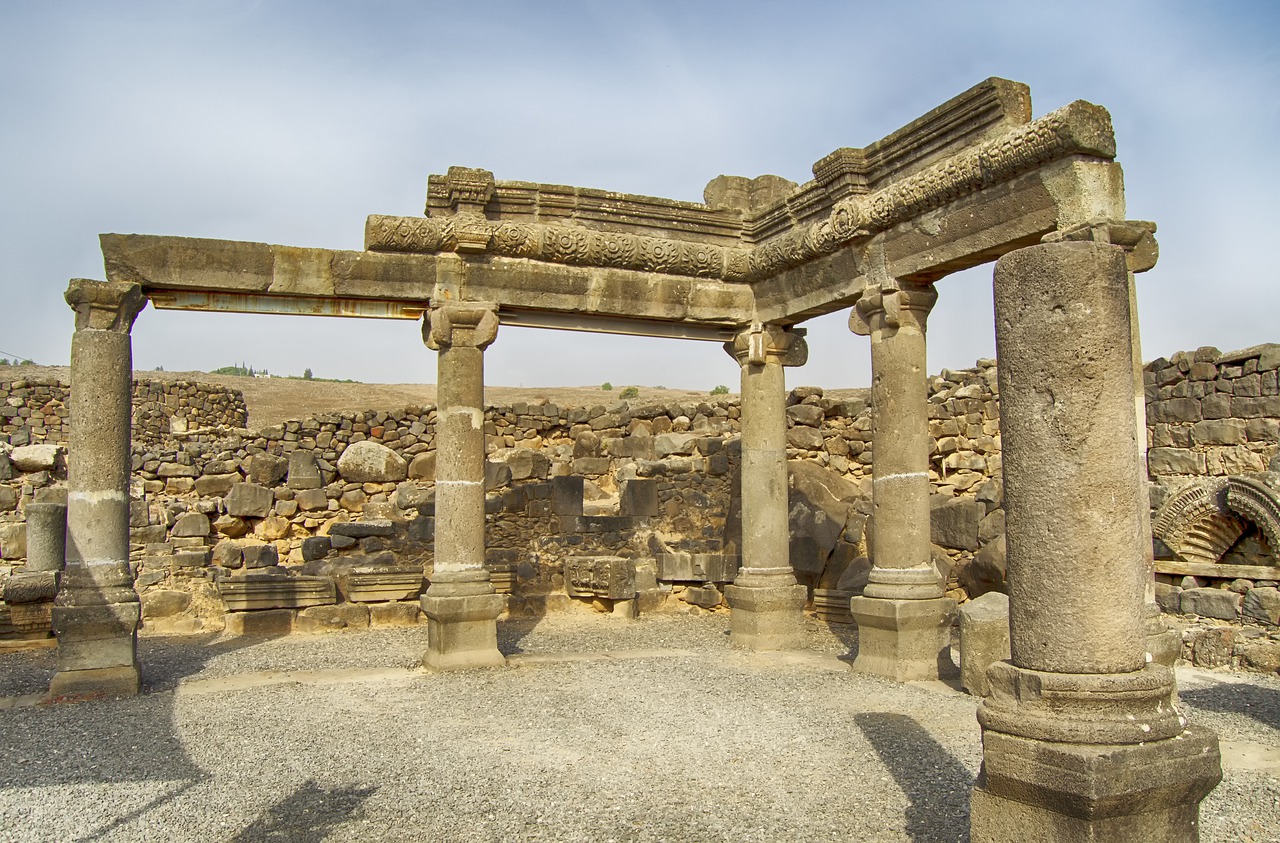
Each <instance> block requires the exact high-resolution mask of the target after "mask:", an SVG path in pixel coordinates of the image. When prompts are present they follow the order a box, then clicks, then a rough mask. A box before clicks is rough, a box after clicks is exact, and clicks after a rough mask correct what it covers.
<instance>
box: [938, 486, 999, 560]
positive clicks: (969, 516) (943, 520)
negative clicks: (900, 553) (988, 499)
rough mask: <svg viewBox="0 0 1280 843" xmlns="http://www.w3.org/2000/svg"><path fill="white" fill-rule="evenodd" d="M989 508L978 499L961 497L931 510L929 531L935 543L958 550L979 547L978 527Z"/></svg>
mask: <svg viewBox="0 0 1280 843" xmlns="http://www.w3.org/2000/svg"><path fill="white" fill-rule="evenodd" d="M986 514H987V509H986V507H985V506H983V505H982V504H981V503H979V502H978V501H976V500H969V499H967V498H961V499H957V500H952V501H949V502H947V503H944V504H942V505H941V506H935V507H934V508H933V509H932V510H930V512H929V531H930V534H931V540H932V542H933V543H934V544H937V545H941V546H943V547H950V548H954V549H956V550H977V549H978V527H979V525H980V524H981V523H982V519H983V518H984V517H985V516H986Z"/></svg>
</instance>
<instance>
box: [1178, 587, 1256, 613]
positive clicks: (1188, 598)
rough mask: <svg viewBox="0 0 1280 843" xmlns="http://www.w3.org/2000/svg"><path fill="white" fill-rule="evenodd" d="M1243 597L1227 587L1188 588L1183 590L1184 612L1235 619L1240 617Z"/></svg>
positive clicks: (1182, 602)
mask: <svg viewBox="0 0 1280 843" xmlns="http://www.w3.org/2000/svg"><path fill="white" fill-rule="evenodd" d="M1241 602H1242V598H1241V596H1240V595H1239V594H1237V593H1235V592H1234V591H1228V590H1227V589H1225V588H1188V589H1185V590H1184V591H1183V592H1182V601H1181V605H1182V613H1183V614H1184V615H1199V616H1200V617H1202V618H1218V619H1219V620H1224V621H1233V620H1236V619H1237V618H1238V617H1240V604H1241Z"/></svg>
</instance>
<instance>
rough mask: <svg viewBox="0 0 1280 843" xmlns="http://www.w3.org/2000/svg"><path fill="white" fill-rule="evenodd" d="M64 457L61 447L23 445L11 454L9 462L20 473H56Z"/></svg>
mask: <svg viewBox="0 0 1280 843" xmlns="http://www.w3.org/2000/svg"><path fill="white" fill-rule="evenodd" d="M61 455H62V446H61V445H23V446H22V447H19V448H14V449H13V450H12V451H10V452H9V462H11V463H12V464H13V467H14V468H16V469H18V470H19V471H24V472H28V473H30V472H33V471H54V470H55V469H57V467H58V459H59V457H61Z"/></svg>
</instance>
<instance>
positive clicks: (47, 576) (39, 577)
mask: <svg viewBox="0 0 1280 843" xmlns="http://www.w3.org/2000/svg"><path fill="white" fill-rule="evenodd" d="M58 578H59V575H58V572H56V571H39V572H35V573H24V574H13V575H11V576H10V577H9V578H8V579H7V580H5V581H4V590H3V594H4V602H6V603H10V604H17V603H38V602H40V601H43V600H52V599H53V598H55V597H57V596H58Z"/></svg>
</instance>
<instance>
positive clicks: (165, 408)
mask: <svg viewBox="0 0 1280 843" xmlns="http://www.w3.org/2000/svg"><path fill="white" fill-rule="evenodd" d="M69 393H70V387H68V386H67V384H66V383H65V382H64V381H62V380H60V379H58V378H53V377H48V376H31V377H18V378H12V379H0V439H3V441H5V442H8V443H9V444H10V445H11V446H14V447H21V446H23V445H39V444H55V445H65V444H66V443H67V432H68V430H67V416H68V409H67V398H68V395H69ZM248 416H249V414H248V410H247V409H246V407H245V403H244V396H243V395H242V394H241V393H240V391H239V390H236V389H228V388H226V387H221V386H215V385H212V384H205V383H198V382H195V381H188V380H174V381H163V380H151V379H138V380H135V381H134V382H133V436H134V439H135V440H140V441H154V440H158V439H161V438H163V437H166V436H169V435H170V434H171V433H183V432H187V431H189V430H196V429H199V428H209V427H220V426H221V427H241V428H242V427H244V425H245V423H246V421H247V419H248Z"/></svg>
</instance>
